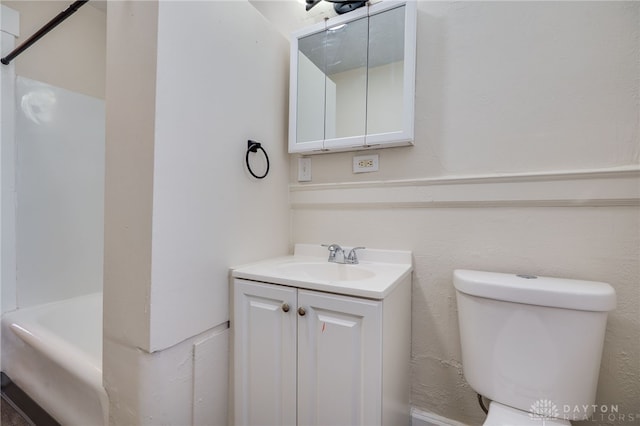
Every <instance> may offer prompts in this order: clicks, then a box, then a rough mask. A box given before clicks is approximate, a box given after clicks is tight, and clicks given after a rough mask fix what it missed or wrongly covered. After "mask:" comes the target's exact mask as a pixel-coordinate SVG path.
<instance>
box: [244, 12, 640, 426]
mask: <svg viewBox="0 0 640 426" xmlns="http://www.w3.org/2000/svg"><path fill="white" fill-rule="evenodd" d="M256 3H261V6H260V7H261V8H262V9H264V8H268V7H269V4H270V3H271V5H272V7H273V8H275V10H277V11H282V10H283V8H284V7H285V6H284V5H283V2H256ZM639 28H640V4H639V3H637V2H419V3H418V58H417V81H416V127H415V135H416V141H415V146H414V147H411V148H392V149H385V150H379V151H374V152H376V153H379V155H380V171H379V172H377V173H368V174H360V175H354V174H352V173H351V160H352V157H353V155H354V154H353V153H339V154H329V155H319V156H314V157H313V159H312V161H313V179H314V180H313V182H311V183H310V184H298V183H297V182H296V176H297V157H296V156H292V158H291V164H290V170H291V175H290V182H291V192H290V201H291V214H292V230H293V240H294V241H296V242H317V241H323V242H338V243H340V244H345V245H354V246H355V245H364V246H367V247H384V248H390V249H405V250H411V251H412V252H413V254H414V268H415V269H414V271H415V272H414V279H413V284H414V286H413V306H412V315H413V317H412V319H413V323H412V326H413V328H412V372H413V374H412V405H413V406H414V408H416V409H418V410H421V411H423V412H431V413H436V414H438V415H441V416H444V417H447V418H450V419H455V420H458V421H461V422H464V423H466V424H481V423H482V421H483V418H484V415H483V413H482V411H481V410H480V408H479V407H478V403H477V401H476V397H475V393H474V392H473V391H472V389H470V388H469V386H468V385H467V384H466V382H465V380H464V377H463V372H462V366H461V355H460V345H459V335H458V323H457V312H456V309H457V307H456V301H455V292H454V288H453V284H452V271H453V269H455V268H468V269H480V270H489V271H501V272H514V273H528V274H543V275H550V276H558V277H569V278H578V279H587V280H597V281H604V282H608V283H611V285H613V286H614V287H615V289H616V292H617V295H618V308H617V309H616V310H615V311H613V312H611V313H610V316H609V321H608V327H607V335H606V342H605V348H604V354H603V358H602V368H601V371H600V380H599V386H598V393H597V403H598V404H602V405H605V406H606V407H611V406H616V407H617V409H618V410H619V414H618V415H617V416H614V417H613V418H611V417H607V416H605V417H604V418H601V417H599V416H600V415H601V414H602V413H596V417H594V421H588V422H583V423H580V422H578V423H576V424H577V425H580V424H584V425H591V424H598V425H618V426H621V425H627V424H628V425H637V424H638V422H639V421H640V419H638V417H635V420H631V418H630V417H629V416H630V415H632V416H637V415H638V407H640V287H639V283H640V265H639V259H640V253H639V249H640V219H639V218H640V209H639V208H638V206H639V204H640V194H639V192H640V171H639V167H638V166H639V160H640V157H639V152H640V132H639V125H640V124H639V119H640V105H639V102H640V87H639V84H640V81H639V79H638V76H640V31H639V30H638V29H639ZM426 416H427V417H428V414H426ZM623 416H626V417H623ZM417 417H420V416H419V415H418V416H417Z"/></svg>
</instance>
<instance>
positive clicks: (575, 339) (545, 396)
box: [454, 270, 616, 426]
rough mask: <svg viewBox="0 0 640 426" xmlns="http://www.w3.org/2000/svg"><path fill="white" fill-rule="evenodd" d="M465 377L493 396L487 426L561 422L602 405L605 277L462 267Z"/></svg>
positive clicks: (608, 303)
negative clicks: (576, 277)
mask: <svg viewBox="0 0 640 426" xmlns="http://www.w3.org/2000/svg"><path fill="white" fill-rule="evenodd" d="M454 285H455V288H456V298H457V302H458V320H459V323H460V342H461V346H462V364H463V367H464V376H465V378H466V380H467V382H468V383H469V385H471V387H472V388H473V389H474V390H475V391H476V392H477V393H479V394H481V395H483V396H484V397H486V398H488V399H490V400H491V403H490V405H489V414H488V415H487V419H486V421H485V422H484V425H485V426H487V425H490V426H499V425H500V426H507V425H509V426H525V425H538V426H552V425H553V426H555V425H570V424H571V423H570V422H569V421H570V420H583V419H586V418H588V417H589V416H590V415H591V414H592V412H593V408H592V405H593V404H594V403H595V396H596V386H597V384H598V373H599V371H600V358H601V356H602V347H603V343H604V334H605V327H606V323H607V312H608V311H611V310H612V309H614V308H615V306H616V294H615V291H614V289H613V288H612V287H611V286H610V285H609V284H605V283H601V282H592V281H579V280H568V279H558V278H547V277H535V276H530V275H510V274H500V273H494V272H480V271H469V270H456V271H455V272H454Z"/></svg>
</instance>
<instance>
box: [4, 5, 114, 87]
mask: <svg viewBox="0 0 640 426" xmlns="http://www.w3.org/2000/svg"><path fill="white" fill-rule="evenodd" d="M71 3H72V2H70V1H66V0H47V1H31V0H2V4H4V5H6V6H8V7H10V8H12V9H14V10H16V11H18V12H19V13H20V37H18V38H17V39H16V46H17V45H19V44H20V43H22V42H23V41H24V40H26V39H27V38H28V37H30V36H31V35H32V34H33V33H35V32H36V31H37V30H38V29H40V27H42V26H43V25H44V24H46V23H47V22H48V21H49V20H50V19H52V18H53V17H54V16H56V15H57V14H58V13H60V12H62V11H63V10H65V9H66V8H67V7H68V6H69V5H70V4H71ZM105 49H106V14H105V13H104V11H102V10H98V9H96V8H95V7H92V6H91V4H88V5H85V6H83V7H81V8H80V9H79V10H78V11H77V12H76V13H74V14H73V15H72V16H71V17H69V18H68V19H67V20H66V21H64V22H63V23H62V24H60V25H59V26H58V27H56V28H55V29H54V30H52V31H51V32H50V33H49V34H47V36H46V37H43V38H42V39H40V40H39V41H38V42H37V43H36V44H34V45H33V46H31V47H30V48H29V49H28V50H27V51H25V52H24V53H22V54H21V55H20V56H19V57H18V58H16V59H15V67H16V74H17V75H21V76H23V77H27V78H30V79H33V80H38V81H42V82H45V83H48V84H51V85H54V86H57V87H62V88H65V89H67V90H71V91H74V92H79V93H82V94H85V95H89V96H93V97H96V98H102V99H104V79H105Z"/></svg>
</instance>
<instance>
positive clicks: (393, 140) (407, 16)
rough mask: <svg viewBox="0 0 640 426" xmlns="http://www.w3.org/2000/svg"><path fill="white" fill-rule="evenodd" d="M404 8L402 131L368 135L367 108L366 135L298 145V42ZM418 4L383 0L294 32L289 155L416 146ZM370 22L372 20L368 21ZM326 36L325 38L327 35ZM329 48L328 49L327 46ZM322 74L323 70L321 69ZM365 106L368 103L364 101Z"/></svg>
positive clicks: (292, 41)
mask: <svg viewBox="0 0 640 426" xmlns="http://www.w3.org/2000/svg"><path fill="white" fill-rule="evenodd" d="M403 6H404V10H405V13H404V43H403V46H404V57H403V61H404V62H403V63H404V65H403V71H402V75H403V81H402V117H401V122H402V125H401V130H398V131H391V132H385V133H367V132H366V128H367V115H366V114H367V113H368V111H367V108H366V107H365V122H364V128H365V134H362V135H356V136H347V137H335V138H326V137H323V138H322V139H316V140H310V141H305V142H298V83H299V78H298V67H299V52H298V50H299V40H300V39H301V38H304V37H308V36H312V35H314V34H322V33H324V34H327V32H328V31H329V30H332V29H335V28H339V27H340V26H341V25H342V24H348V23H351V22H354V21H357V20H360V19H363V18H366V19H367V20H369V19H370V18H371V17H372V16H375V15H378V14H381V13H384V12H387V11H391V10H393V9H396V8H399V7H403ZM416 20H417V11H416V1H412V0H408V1H393V0H390V1H380V2H378V3H375V4H373V5H368V6H364V7H362V8H360V9H356V10H354V11H352V12H349V13H346V14H344V15H340V16H336V17H334V18H330V19H328V20H325V21H324V22H320V23H317V24H315V25H312V26H309V27H306V28H304V29H301V30H298V31H295V32H293V33H292V34H291V52H290V60H291V62H290V64H291V66H290V77H289V80H290V84H289V153H291V154H293V153H305V154H322V153H330V152H339V151H356V150H362V149H370V148H387V147H393V146H410V145H413V144H414V120H415V80H416V27H417V23H416ZM368 22H369V21H368ZM368 22H367V40H366V49H367V51H368V49H369V36H370V33H369V24H368ZM325 37H326V36H325ZM325 47H326V46H325ZM368 66H369V64H368V53H367V64H366V68H365V69H366V72H367V87H366V88H365V92H366V94H367V96H368V93H369V92H368V91H369V86H368V83H369V81H368V72H369V68H368ZM320 71H322V70H320ZM326 80H329V77H326V76H325V88H324V90H325V93H324V100H323V102H324V104H323V105H322V106H320V108H321V109H322V110H323V111H324V112H323V114H324V115H323V118H322V119H323V125H324V133H323V136H326V125H327V123H326V119H327V114H326V103H327V100H326V98H327V89H326V87H327V86H326ZM364 102H365V105H366V102H367V100H366V99H365V101H364Z"/></svg>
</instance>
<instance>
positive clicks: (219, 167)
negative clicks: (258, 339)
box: [103, 1, 289, 425]
mask: <svg viewBox="0 0 640 426" xmlns="http://www.w3.org/2000/svg"><path fill="white" fill-rule="evenodd" d="M107 14H108V19H107V22H108V24H107V25H108V31H107V34H108V35H107V95H106V99H107V148H106V195H105V264H104V268H105V281H104V312H105V314H104V333H105V336H104V356H103V366H104V376H103V377H104V385H105V387H106V389H107V392H108V394H109V398H110V422H111V423H112V424H140V425H143V424H226V404H227V383H228V365H227V360H228V356H227V352H228V349H229V347H228V335H227V334H228V319H229V316H228V285H229V281H228V271H229V269H228V268H229V267H230V266H231V265H233V264H237V263H243V262H248V261H252V260H258V259H261V258H266V257H270V256H276V255H282V254H285V253H287V252H288V246H289V212H288V203H287V197H288V191H287V178H288V159H287V156H286V148H285V146H286V143H285V142H286V128H287V120H286V116H287V85H288V63H287V58H288V43H287V42H286V39H284V37H282V36H281V35H280V34H279V33H277V32H276V31H275V30H274V29H272V28H271V26H270V24H269V23H268V22H267V21H266V20H265V19H264V18H263V17H262V16H261V15H260V14H259V13H258V12H257V11H256V10H255V9H254V8H253V7H252V6H251V5H250V4H249V3H248V2H155V1H154V2H110V3H109V7H108V11H107ZM247 139H255V140H258V141H260V142H261V143H263V146H264V147H265V149H266V150H267V152H268V153H269V156H270V159H271V171H270V173H269V175H268V176H267V177H266V178H265V179H264V180H255V179H253V178H252V177H251V176H250V175H249V173H248V172H247V171H246V170H245V166H244V155H245V151H246V147H247V145H246V144H247Z"/></svg>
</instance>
